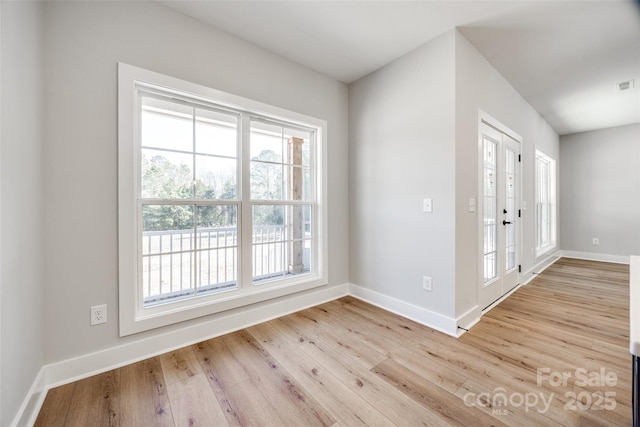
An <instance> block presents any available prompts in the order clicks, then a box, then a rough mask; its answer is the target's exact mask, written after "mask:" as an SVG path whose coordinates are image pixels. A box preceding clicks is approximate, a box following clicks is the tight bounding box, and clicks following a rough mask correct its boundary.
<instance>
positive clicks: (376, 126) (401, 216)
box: [349, 31, 455, 318]
mask: <svg viewBox="0 0 640 427" xmlns="http://www.w3.org/2000/svg"><path fill="white" fill-rule="evenodd" d="M454 79H455V69H454V33H453V31H449V32H447V33H445V34H444V35H442V36H440V37H438V38H436V39H435V40H433V41H431V42H429V43H427V44H425V45H424V46H422V47H420V48H419V49H417V50H415V51H413V52H411V53H409V54H408V55H405V56H403V57H402V58H400V59H398V60H396V61H394V62H393V63H391V64H389V65H387V66H386V67H384V68H382V69H380V70H378V71H376V72H374V73H372V74H370V75H369V76H367V77H365V78H363V79H361V80H359V81H357V82H355V83H353V84H352V85H351V86H350V92H349V93H350V98H349V102H350V104H349V125H350V141H349V142H350V152H349V157H350V169H349V172H350V181H349V185H350V215H351V221H350V230H349V231H350V238H349V241H350V247H351V260H350V261H351V262H350V281H351V282H352V283H353V284H355V285H359V286H362V287H364V288H367V289H369V290H372V291H376V292H379V293H381V294H383V295H386V296H390V297H393V298H396V299H399V300H401V301H404V302H407V303H411V304H414V305H416V306H418V307H421V308H424V309H427V310H430V311H433V312H436V313H439V314H442V315H444V316H447V317H450V318H451V317H453V314H454V312H453V311H454V280H455V278H454V237H455V236H454V231H455V230H454V228H455V182H454V172H455V167H454V162H455V144H454V138H455V135H454V130H455V129H454V112H455V109H454V84H455V82H454ZM425 197H430V198H432V199H433V213H423V211H422V200H423V198H425ZM424 275H428V276H431V277H432V278H433V291H432V292H425V291H424V290H423V289H422V276H424Z"/></svg>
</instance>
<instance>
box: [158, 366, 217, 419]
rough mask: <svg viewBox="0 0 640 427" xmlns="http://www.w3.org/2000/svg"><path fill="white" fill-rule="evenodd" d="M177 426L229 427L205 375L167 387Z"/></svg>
mask: <svg viewBox="0 0 640 427" xmlns="http://www.w3.org/2000/svg"><path fill="white" fill-rule="evenodd" d="M167 392H168V394H169V399H170V400H171V409H172V412H173V420H174V424H175V425H176V426H179V427H182V426H189V427H196V426H202V427H210V426H227V425H229V423H228V422H227V420H226V416H225V414H224V411H223V410H222V408H221V407H220V405H219V404H218V401H217V399H216V397H215V395H214V394H213V390H211V386H210V385H209V382H208V381H207V379H206V378H205V376H204V375H194V376H191V377H187V378H186V379H184V380H181V381H177V382H174V383H172V384H168V385H167Z"/></svg>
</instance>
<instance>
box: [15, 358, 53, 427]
mask: <svg viewBox="0 0 640 427" xmlns="http://www.w3.org/2000/svg"><path fill="white" fill-rule="evenodd" d="M44 378H45V375H44V367H42V368H41V369H40V371H39V372H38V375H36V378H35V379H34V380H33V383H32V384H31V388H30V389H29V393H27V397H26V398H25V400H24V401H23V402H22V406H20V409H19V410H18V413H17V414H16V416H15V418H14V419H13V422H12V423H11V424H10V425H11V427H17V426H32V425H34V424H35V422H36V418H38V413H39V412H40V408H41V407H42V404H43V403H44V398H45V397H46V396H47V392H46V390H45V384H44Z"/></svg>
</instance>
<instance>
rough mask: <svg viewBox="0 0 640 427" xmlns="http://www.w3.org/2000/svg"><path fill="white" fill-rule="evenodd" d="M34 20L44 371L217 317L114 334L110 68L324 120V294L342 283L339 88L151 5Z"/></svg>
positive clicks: (71, 9)
mask: <svg viewBox="0 0 640 427" xmlns="http://www.w3.org/2000/svg"><path fill="white" fill-rule="evenodd" d="M45 17H46V23H45V39H46V46H45V52H46V60H45V67H46V80H45V87H46V98H45V130H46V136H47V137H46V148H45V164H46V167H45V179H46V187H45V194H46V214H45V221H46V254H47V258H46V263H45V265H46V278H47V293H46V297H47V308H46V327H45V331H46V336H47V340H46V361H47V362H57V361H61V360H65V359H69V358H72V357H75V356H79V355H84V354H87V353H91V352H95V351H98V350H101V349H113V348H117V346H119V345H123V344H131V343H133V342H136V343H140V344H139V345H138V346H137V347H136V348H142V349H144V346H145V344H144V343H145V342H147V341H144V340H148V339H152V338H154V337H156V338H157V337H160V336H161V334H166V333H168V332H170V331H176V330H177V329H178V328H183V327H185V326H192V325H201V324H202V322H204V321H212V320H214V321H216V320H215V319H219V318H221V316H220V315H214V316H209V317H206V318H201V319H197V320H194V321H191V322H185V323H183V324H180V325H175V326H171V327H167V328H162V329H158V330H153V331H148V332H145V333H140V334H136V335H133V336H129V337H126V338H123V339H121V338H119V337H118V324H117V318H118V316H117V302H118V263H117V236H118V232H117V226H118V224H117V122H116V113H117V110H116V105H117V104H116V88H117V86H116V82H117V80H116V63H117V62H118V61H122V62H125V63H129V64H131V65H135V66H139V67H142V68H146V69H150V70H153V71H157V72H160V73H163V74H168V75H171V76H174V77H177V78H180V79H184V80H188V81H192V82H195V83H199V84H203V85H206V86H209V87H213V88H216V89H219V90H222V91H226V92H229V93H233V94H236V95H240V96H244V97H247V98H252V99H255V100H257V101H261V102H265V103H269V104H272V105H275V106H278V107H282V108H286V109H289V110H294V111H298V112H300V113H303V114H307V115H310V116H314V117H318V118H321V119H325V120H327V121H328V141H329V147H328V152H329V159H328V163H329V171H330V174H329V223H330V228H329V254H330V255H329V258H330V259H329V262H330V264H329V285H330V286H333V285H339V284H343V283H346V282H347V280H348V235H347V227H348V216H347V211H348V197H347V196H348V188H347V185H346V182H347V179H348V176H347V162H348V149H347V147H348V144H347V137H348V134H347V132H348V128H347V126H348V124H347V113H348V111H347V101H348V90H347V87H346V85H344V84H342V83H339V82H337V81H335V80H332V79H330V78H328V77H325V76H323V75H320V74H318V73H316V72H313V71H311V70H309V69H306V68H304V67H302V66H299V65H296V64H293V63H291V62H289V61H287V60H284V59H282V58H281V57H278V56H275V55H273V54H271V53H269V52H267V51H265V50H263V49H260V48H258V47H256V46H254V45H251V44H248V43H246V42H243V41H241V40H239V39H237V38H234V37H231V36H229V35H226V34H224V33H222V32H219V31H216V30H214V29H212V28H210V27H207V26H205V25H203V24H201V23H199V22H198V21H196V20H194V19H192V18H189V17H187V16H185V15H182V14H179V13H177V12H175V11H173V10H171V9H168V8H166V7H164V6H162V5H160V4H157V3H155V2H111V1H106V2H99V1H98V2H47V4H46V14H45ZM284 300H286V298H284ZM103 303H106V304H107V305H108V318H109V319H110V320H109V322H108V323H107V324H106V325H99V326H95V327H90V326H89V307H90V306H91V305H95V304H103ZM258 306H260V305H258ZM254 308H257V307H254ZM224 314H228V313H224ZM142 352H144V350H142ZM108 363H116V361H111V362H108Z"/></svg>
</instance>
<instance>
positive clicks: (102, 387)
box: [64, 369, 121, 427]
mask: <svg viewBox="0 0 640 427" xmlns="http://www.w3.org/2000/svg"><path fill="white" fill-rule="evenodd" d="M120 374H121V371H120V370H118V369H116V370H113V371H108V372H105V373H103V374H99V375H94V376H92V377H89V378H86V379H83V380H80V381H78V382H77V383H76V387H75V389H74V390H73V398H72V400H71V405H70V406H69V412H68V414H67V418H66V421H65V424H64V425H65V426H70V427H76V426H77V427H86V426H88V425H90V426H96V427H103V426H104V427H114V426H119V425H120V393H119V387H120Z"/></svg>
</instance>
